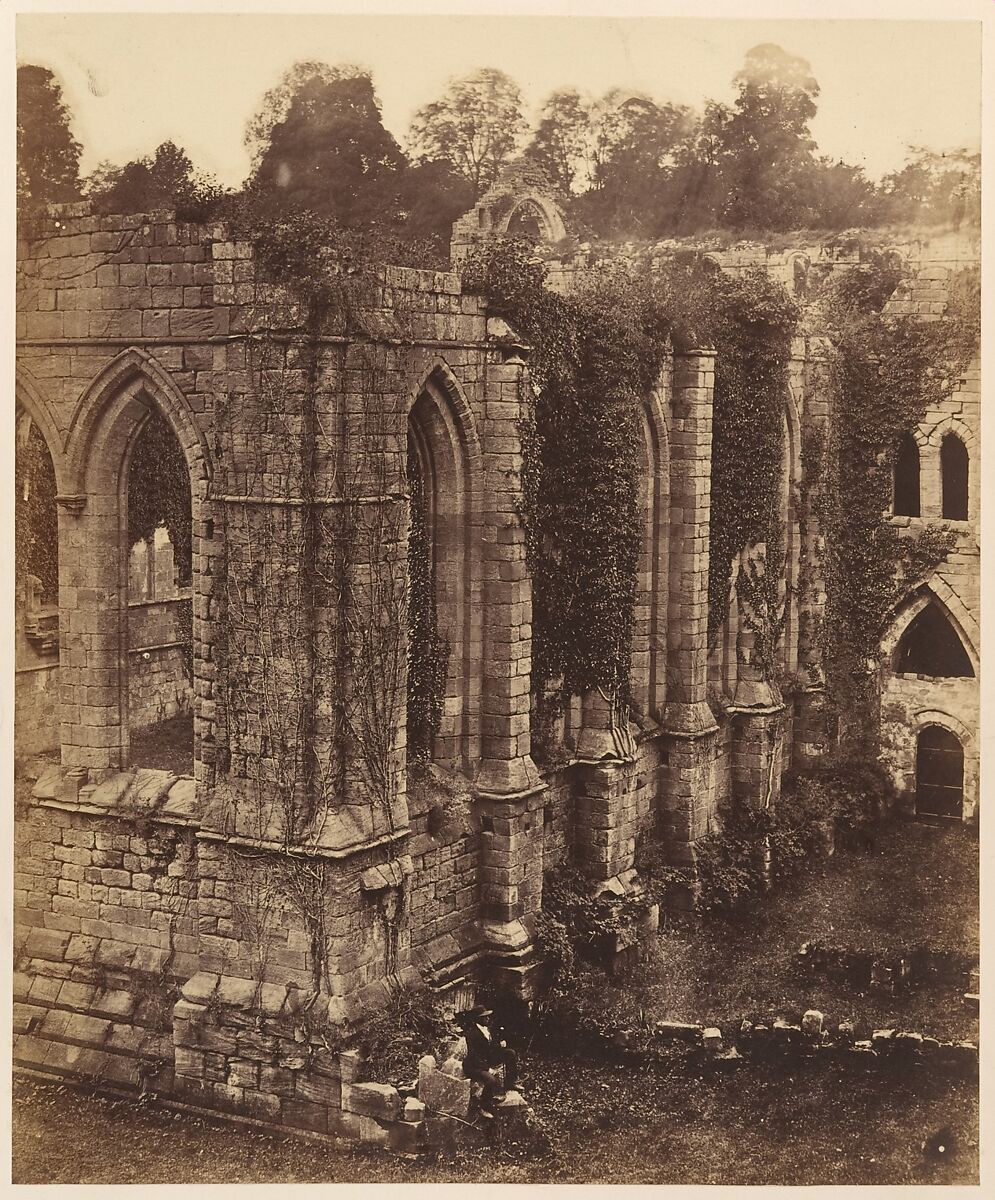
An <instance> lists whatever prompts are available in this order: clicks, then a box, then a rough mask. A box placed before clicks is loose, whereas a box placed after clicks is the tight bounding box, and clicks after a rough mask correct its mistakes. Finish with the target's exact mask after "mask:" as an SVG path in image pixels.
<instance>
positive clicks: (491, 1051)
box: [456, 1004, 518, 1116]
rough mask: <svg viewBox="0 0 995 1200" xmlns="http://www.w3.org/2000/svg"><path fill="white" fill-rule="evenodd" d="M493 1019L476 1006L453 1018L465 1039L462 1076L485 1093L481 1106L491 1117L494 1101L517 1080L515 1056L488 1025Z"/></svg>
mask: <svg viewBox="0 0 995 1200" xmlns="http://www.w3.org/2000/svg"><path fill="white" fill-rule="evenodd" d="M493 1016H494V1014H493V1013H492V1012H491V1010H490V1009H489V1008H485V1007H484V1006H483V1005H482V1004H476V1005H474V1007H473V1008H471V1009H468V1010H467V1011H466V1012H462V1013H459V1014H457V1017H456V1023H457V1024H458V1025H459V1027H460V1029H462V1031H463V1036H464V1037H465V1038H466V1058H465V1059H464V1060H463V1074H464V1075H465V1076H466V1077H467V1078H468V1079H472V1080H473V1081H474V1083H479V1084H480V1086H481V1088H482V1089H483V1093H484V1094H483V1096H482V1097H481V1101H480V1107H481V1109H482V1110H483V1111H484V1112H485V1113H487V1114H488V1115H490V1116H493V1115H494V1102H495V1100H498V1099H504V1095H505V1093H506V1092H509V1091H511V1089H512V1088H513V1087H514V1086H515V1083H516V1080H517V1078H518V1055H517V1054H516V1053H515V1051H514V1050H512V1049H511V1048H510V1047H509V1046H508V1044H507V1043H506V1042H505V1041H504V1040H503V1039H499V1038H497V1037H495V1035H494V1033H493V1032H492V1031H491V1029H490V1026H489V1025H488V1022H489V1021H490V1019H491V1017H493ZM497 1067H503V1068H504V1078H503V1080H502V1078H501V1077H500V1076H499V1075H497V1074H496V1073H495V1068H497Z"/></svg>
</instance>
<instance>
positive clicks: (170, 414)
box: [60, 347, 213, 772]
mask: <svg viewBox="0 0 995 1200" xmlns="http://www.w3.org/2000/svg"><path fill="white" fill-rule="evenodd" d="M153 411H157V412H158V413H159V414H160V415H161V416H162V418H163V419H164V420H165V422H166V424H167V425H168V426H169V428H170V430H171V432H172V433H173V435H174V436H175V437H176V440H177V442H178V444H179V447H180V450H181V452H182V455H183V459H184V462H185V463H186V466H187V470H188V472H189V478H190V493H191V522H192V529H193V531H194V534H195V536H194V538H193V555H192V558H193V596H194V599H193V600H192V602H191V603H192V609H193V612H192V638H191V640H192V644H193V672H194V677H195V679H196V677H197V676H198V674H200V673H203V672H202V666H203V664H202V662H201V659H200V655H199V653H198V648H199V647H202V646H204V645H205V644H206V643H207V642H208V641H209V638H208V636H207V633H208V629H207V621H208V617H209V613H210V596H209V590H207V589H205V588H204V587H203V585H202V583H201V579H202V577H204V572H203V571H202V564H201V556H202V552H203V551H202V536H200V535H202V534H203V532H204V531H205V530H208V531H209V532H208V535H207V536H211V534H212V533H213V529H212V525H213V513H212V511H211V501H210V477H211V468H210V457H209V454H208V450H207V443H206V439H205V438H204V436H203V434H202V432H201V431H200V429H199V427H198V424H197V421H196V417H195V415H194V413H193V410H192V408H191V406H190V404H189V401H188V400H187V397H186V396H185V395H184V394H183V392H182V391H181V390H180V388H179V387H178V386H177V385H176V383H175V381H174V380H173V379H172V378H171V377H170V375H169V374H168V372H167V371H166V370H164V368H163V367H162V366H161V365H160V364H159V363H157V362H156V361H155V360H154V359H153V358H152V357H151V356H150V355H148V354H146V353H145V352H144V351H142V350H139V349H137V348H134V347H132V348H129V349H127V350H124V351H122V353H121V354H119V355H117V357H116V358H114V359H113V360H112V361H111V362H109V363H108V364H107V365H106V366H104V367H103V369H102V370H101V371H100V372H99V373H98V374H97V375H96V376H95V378H94V379H93V380H92V381H91V382H90V383H89V385H88V386H87V387H86V388H85V389H84V391H83V393H82V394H81V396H80V398H79V400H78V402H77V404H76V408H75V410H74V412H73V416H72V420H71V422H70V426H69V433H68V437H67V439H66V484H67V487H68V489H69V494H68V495H67V496H66V497H64V503H63V507H64V509H65V510H66V513H67V516H66V518H65V519H64V521H63V525H64V526H65V529H64V532H63V531H60V576H61V579H62V582H63V606H64V608H65V609H66V610H68V611H66V612H65V613H64V625H65V627H66V630H67V641H68V644H69V648H70V654H69V655H68V661H67V662H66V663H65V664H64V675H65V679H64V684H65V686H64V688H63V695H64V697H65V698H64V701H63V704H62V718H61V734H62V758H63V765H64V766H65V767H70V768H76V769H79V770H85V771H89V772H102V771H106V770H108V769H122V768H124V767H126V766H127V765H128V764H129V762H130V734H129V609H128V584H129V579H128V561H129V553H128V552H129V549H130V547H129V545H128V529H127V526H128V522H127V504H128V477H129V470H130V465H131V459H132V455H133V453H134V450H135V446H136V444H137V442H138V438H139V436H140V434H141V431H142V429H143V428H144V426H145V424H146V422H147V421H148V419H149V417H150V415H151V413H152V412H153ZM194 691H195V692H199V693H200V694H199V695H197V697H196V699H195V700H194V759H195V772H196V762H197V760H199V758H200V747H201V743H202V741H203V739H204V738H205V737H206V736H209V735H210V734H211V733H212V732H213V720H208V719H205V717H204V712H205V706H204V703H203V701H204V700H207V699H209V698H210V685H209V684H206V683H205V685H204V686H202V687H200V688H197V687H196V686H195V687H194ZM212 707H213V706H212Z"/></svg>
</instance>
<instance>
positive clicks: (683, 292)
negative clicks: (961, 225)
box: [654, 255, 798, 673]
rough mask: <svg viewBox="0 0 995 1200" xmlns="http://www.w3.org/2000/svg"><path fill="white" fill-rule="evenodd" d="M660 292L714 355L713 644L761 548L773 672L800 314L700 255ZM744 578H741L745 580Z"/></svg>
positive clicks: (750, 277) (761, 282)
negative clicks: (747, 560)
mask: <svg viewBox="0 0 995 1200" xmlns="http://www.w3.org/2000/svg"><path fill="white" fill-rule="evenodd" d="M654 286H655V288H656V294H657V296H658V298H659V300H660V303H661V305H662V306H663V307H664V309H665V310H666V311H667V313H668V316H669V322H670V324H671V326H672V327H673V328H677V329H683V330H684V331H685V336H688V335H690V336H691V337H692V338H693V340H694V342H695V343H696V344H697V345H699V346H711V347H713V348H714V349H715V351H716V360H715V391H714V398H713V407H712V464H711V507H710V515H709V575H708V640H709V644H710V645H711V644H713V643H714V641H715V639H716V638H717V637H718V634H719V632H720V630H721V628H722V626H723V624H724V622H725V619H726V614H727V612H728V608H729V586H730V579H731V576H732V567H733V562H734V560H735V559H736V556H737V555H738V554H739V553H740V552H741V551H743V550H745V549H746V548H747V547H749V546H752V545H758V544H759V545H763V546H764V547H765V549H766V562H767V564H768V569H767V570H766V571H765V572H763V580H761V581H758V582H757V584H756V585H755V586H756V588H757V589H759V592H757V591H755V593H754V594H751V596H750V597H749V598H750V601H751V605H750V607H751V609H753V610H754V612H755V614H756V616H757V617H758V618H759V619H761V620H762V621H763V625H762V626H761V627H760V628H758V630H757V633H758V635H760V637H761V639H762V640H765V645H764V646H762V647H761V650H762V651H763V652H765V660H766V661H765V665H766V667H767V668H768V673H769V672H770V670H771V669H772V658H773V650H774V647H775V645H776V642H777V639H778V636H779V629H780V619H779V616H778V613H777V611H776V610H777V603H776V596H774V595H766V594H760V593H761V592H763V591H764V588H765V586H767V585H770V583H771V581H772V580H775V579H777V578H779V577H780V574H781V571H780V564H781V559H782V558H783V527H782V515H781V488H782V483H783V465H782V464H783V462H784V414H785V406H786V402H787V394H788V375H787V371H788V358H789V355H790V350H791V337H792V334H793V333H794V330H795V325H796V322H797V319H798V310H797V307H796V305H795V304H794V302H793V301H792V300H791V298H790V297H789V296H788V294H787V293H786V292H785V290H784V288H783V287H782V286H781V285H780V284H778V283H776V282H775V281H773V280H772V279H770V278H769V276H768V275H767V274H766V273H765V272H764V271H762V270H759V269H757V270H753V269H751V270H749V271H747V272H746V273H745V274H743V275H742V276H738V277H737V276H733V275H727V274H725V273H723V272H722V271H720V270H718V269H717V268H715V267H714V266H712V264H711V263H709V262H708V261H706V260H703V259H702V258H701V257H700V256H697V255H685V256H681V257H679V258H677V259H676V260H675V261H674V262H673V263H671V264H670V265H669V266H668V267H667V268H665V269H664V270H663V271H662V272H661V273H660V274H658V276H657V278H656V280H655V283H654ZM746 579H747V577H746V576H745V575H744V576H741V583H743V584H745V583H746Z"/></svg>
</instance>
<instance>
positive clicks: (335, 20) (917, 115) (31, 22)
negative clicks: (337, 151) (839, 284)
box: [16, 12, 981, 185]
mask: <svg viewBox="0 0 995 1200" xmlns="http://www.w3.org/2000/svg"><path fill="white" fill-rule="evenodd" d="M16 36H17V57H18V61H19V62H31V63H37V64H39V65H42V66H47V67H50V68H51V69H52V70H53V71H54V72H55V73H56V75H57V76H58V77H59V79H60V81H61V83H62V87H63V93H64V96H65V99H66V101H67V103H68V105H69V107H70V109H71V110H72V112H73V114H74V118H75V124H74V130H75V133H76V137H77V138H78V139H79V141H80V142H81V143H82V145H83V159H82V164H81V166H82V170H83V172H84V173H86V172H88V171H90V170H92V169H93V167H94V166H95V165H96V164H97V163H98V162H99V161H101V160H104V159H109V160H110V161H111V162H114V163H116V164H122V163H124V162H126V161H128V160H129V159H132V158H136V157H139V156H141V155H144V154H149V153H151V152H152V151H153V150H154V149H155V147H156V146H157V145H158V144H159V143H160V142H163V141H165V140H167V139H172V140H173V141H174V142H176V143H177V144H178V145H180V146H182V147H183V148H184V149H185V150H186V151H187V153H188V154H189V155H190V157H191V159H192V160H193V162H194V165H195V166H196V167H198V168H200V169H202V170H206V171H208V172H210V173H211V174H213V175H215V176H216V177H217V178H218V180H219V181H220V182H221V183H223V184H228V185H237V184H238V183H240V182H241V181H242V179H243V178H244V176H245V174H246V172H247V170H248V166H249V162H248V156H247V154H246V152H245V150H244V148H243V145H242V133H243V130H244V127H245V122H246V120H247V118H248V117H249V116H250V115H251V114H252V112H253V111H254V110H255V109H256V107H257V106H258V103H259V101H260V99H261V97H262V94H263V93H264V92H265V91H266V89H267V88H269V87H271V86H272V85H273V84H274V83H275V82H276V81H277V80H278V78H279V77H280V75H281V73H282V72H283V70H284V69H285V68H286V67H288V66H290V65H291V64H292V63H294V62H296V61H298V60H300V59H318V60H324V61H326V62H329V63H337V62H354V63H358V64H360V65H362V66H366V67H369V68H370V69H371V70H372V73H373V79H374V84H375V86H376V88H377V92H378V95H379V98H380V101H381V104H382V108H383V117H384V124H385V125H386V126H387V128H388V129H390V131H391V132H392V133H393V134H394V136H395V137H396V138H397V140H398V141H399V142H400V143H401V144H402V146H403V144H404V141H405V136H406V133H407V128H408V123H409V120H410V117H411V114H412V112H413V111H414V110H415V109H416V108H418V107H420V106H421V105H423V104H425V103H427V102H429V101H431V100H433V99H435V98H437V97H438V96H439V95H440V94H441V92H442V91H443V89H444V87H445V84H446V81H447V79H448V78H449V77H451V76H452V75H456V74H466V73H468V72H469V71H471V70H474V69H475V68H477V67H482V66H494V67H499V68H500V69H502V70H504V71H506V72H507V73H508V74H509V75H511V76H512V77H513V78H514V79H515V80H517V82H518V83H519V85H520V86H521V88H522V90H523V93H524V95H525V100H526V103H527V105H528V106H529V109H530V113H529V115H530V116H531V115H532V114H533V113H534V110H535V108H536V107H537V106H538V105H539V104H540V103H541V102H542V100H543V99H544V98H545V96H546V95H548V93H549V92H550V91H552V90H553V89H554V88H556V87H560V86H575V87H578V88H579V89H580V90H581V91H582V92H592V93H595V94H600V93H603V92H605V91H607V90H608V89H609V88H611V87H616V86H618V87H623V88H633V89H638V90H640V91H644V92H647V93H649V94H650V95H652V96H653V97H654V98H655V99H657V100H661V101H663V100H670V101H674V102H679V103H684V104H690V105H692V106H694V107H698V108H700V107H701V106H702V104H703V102H704V100H705V99H715V100H722V101H726V102H730V101H731V100H732V99H733V96H734V89H733V84H732V78H733V75H734V74H735V72H736V71H737V70H738V69H739V67H740V66H741V65H742V62H743V58H744V55H745V53H746V51H747V50H748V49H749V48H750V47H751V46H754V45H756V44H758V43H760V42H767V41H771V42H776V43H778V44H779V45H780V46H782V47H783V48H784V49H785V50H787V51H789V52H790V53H793V54H797V55H800V56H802V57H803V58H806V59H807V60H808V61H809V63H810V64H811V67H812V72H813V74H814V76H815V78H816V79H817V80H818V82H819V84H820V87H821V95H820V97H819V101H818V104H819V114H818V116H817V117H816V119H815V121H814V122H813V125H812V131H813V134H814V135H815V137H816V140H817V141H818V143H819V148H820V151H821V152H822V153H824V154H828V155H831V156H832V157H834V158H842V159H844V160H845V161H847V162H850V163H853V164H855V165H861V166H863V167H864V168H865V169H866V170H867V172H868V174H869V175H870V176H871V177H872V178H879V177H880V176H881V175H882V174H885V173H886V172H888V171H890V170H894V169H896V168H898V167H900V166H901V165H902V163H903V162H904V159H905V153H906V147H907V146H908V145H909V144H915V145H925V146H928V147H930V148H932V149H936V150H946V149H952V148H956V147H961V146H971V147H973V148H977V147H978V146H979V145H980V103H981V91H980V84H981V81H980V61H981V37H980V25H979V24H978V23H976V22H970V21H923V20H919V21H911V20H910V21H897V20H887V21H884V20H871V21H855V20H830V21H826V20H790V21H757V20H734V19H728V18H723V19H710V20H709V19H685V18H674V17H662V18H620V19H619V18H604V17H577V16H571V17H566V18H563V17H520V16H514V17H489V16H488V17H484V16H477V17H458V16H444V17H427V16H414V15H410V16H409V15H404V16H399V15H393V16H345V15H288V14H260V13H237V14H233V15H222V14H207V13H182V14H181V13H149V14H126V13H114V14H106V13H105V14H98V13H86V12H84V13H72V14H57V13H29V14H25V13H21V14H19V15H18V17H17V34H16Z"/></svg>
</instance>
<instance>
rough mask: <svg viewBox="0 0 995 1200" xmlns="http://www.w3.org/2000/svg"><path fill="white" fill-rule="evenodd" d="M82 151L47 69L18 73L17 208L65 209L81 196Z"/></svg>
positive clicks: (23, 68)
mask: <svg viewBox="0 0 995 1200" xmlns="http://www.w3.org/2000/svg"><path fill="white" fill-rule="evenodd" d="M81 153H82V147H81V146H80V144H79V142H78V141H77V140H76V138H75V137H74V136H73V132H72V114H71V113H70V112H69V109H68V108H67V107H66V104H65V102H64V101H63V99H62V88H61V86H60V85H59V82H58V80H57V79H56V78H55V76H54V75H53V74H52V72H51V71H49V70H48V69H47V68H45V67H36V66H30V65H25V66H20V67H18V68H17V204H18V209H19V210H20V213H21V215H22V217H23V216H26V215H27V213H28V210H29V209H30V208H31V207H32V206H40V205H44V204H53V203H63V202H65V201H68V200H75V199H76V198H77V197H78V195H79V157H80V154H81Z"/></svg>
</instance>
